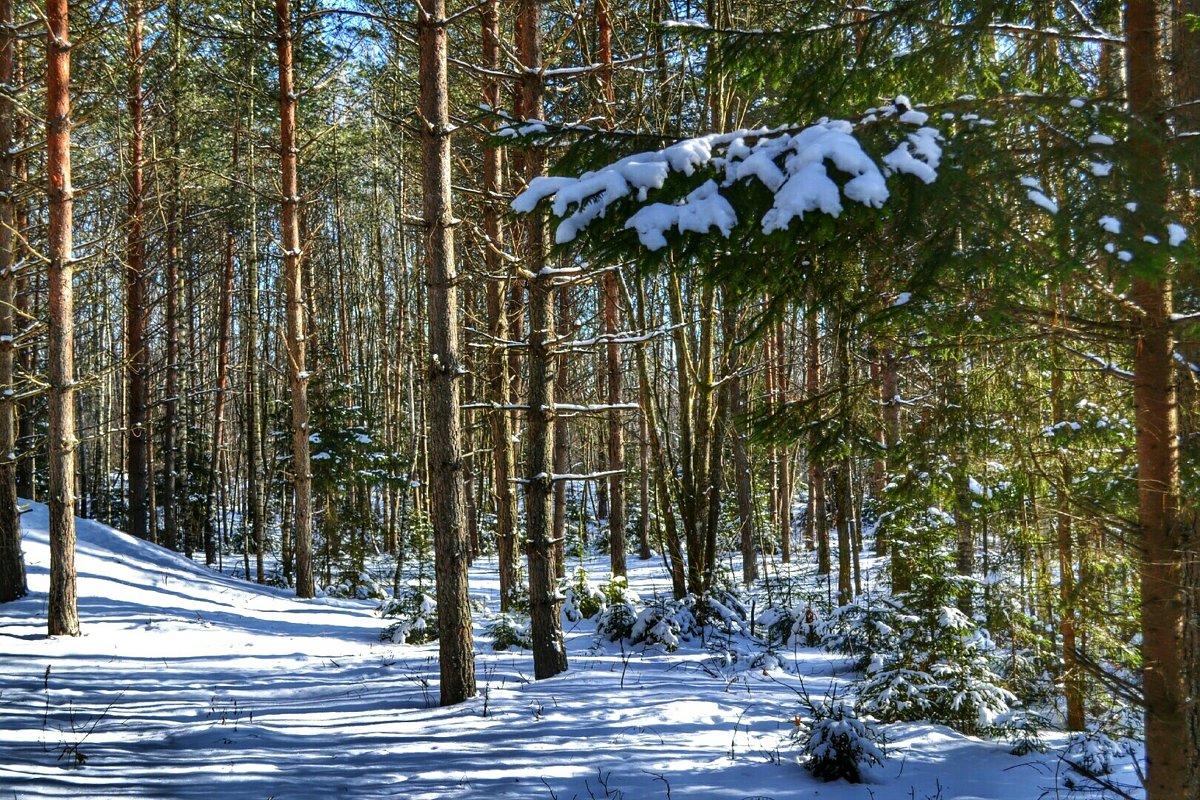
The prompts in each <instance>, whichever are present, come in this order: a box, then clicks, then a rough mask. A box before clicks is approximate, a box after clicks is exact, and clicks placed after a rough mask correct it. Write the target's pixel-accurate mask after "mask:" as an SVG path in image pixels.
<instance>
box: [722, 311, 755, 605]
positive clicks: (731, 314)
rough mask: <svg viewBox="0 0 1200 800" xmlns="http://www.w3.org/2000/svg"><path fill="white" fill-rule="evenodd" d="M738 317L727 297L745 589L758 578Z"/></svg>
mask: <svg viewBox="0 0 1200 800" xmlns="http://www.w3.org/2000/svg"><path fill="white" fill-rule="evenodd" d="M737 317H738V315H737V312H736V311H735V310H734V309H733V308H732V307H731V306H730V304H729V301H728V298H725V302H724V303H723V304H722V307H721V320H722V324H723V331H722V333H723V335H724V339H725V346H726V347H728V348H729V352H730V358H729V376H728V378H727V379H726V380H727V381H728V386H729V412H730V416H731V417H732V419H731V420H730V422H729V432H730V436H729V439H730V443H731V445H732V449H733V471H734V485H735V486H736V487H737V505H738V534H739V537H738V538H739V546H740V549H741V552H742V583H744V584H746V585H747V586H749V585H750V584H752V583H754V581H756V580H757V579H758V561H757V559H756V558H755V552H754V550H755V548H754V476H753V474H752V471H751V467H750V447H749V442H748V439H749V436H748V435H747V433H746V431H745V430H744V429H743V428H744V426H745V418H746V414H747V412H748V410H749V409H748V408H747V405H748V404H747V402H746V395H745V392H744V391H743V390H742V378H741V374H740V373H741V370H742V367H743V366H744V364H743V361H744V349H743V347H742V345H741V344H740V343H739V342H738V341H737V338H738V330H737V328H738V319H737Z"/></svg>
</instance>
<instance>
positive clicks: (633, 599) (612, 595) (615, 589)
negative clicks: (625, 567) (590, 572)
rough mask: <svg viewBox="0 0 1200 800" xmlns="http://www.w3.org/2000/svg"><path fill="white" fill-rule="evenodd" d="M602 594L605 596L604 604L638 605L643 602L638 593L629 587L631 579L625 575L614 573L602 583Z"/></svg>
mask: <svg viewBox="0 0 1200 800" xmlns="http://www.w3.org/2000/svg"><path fill="white" fill-rule="evenodd" d="M600 594H601V595H603V596H604V604H605V605H609V606H611V605H613V604H614V603H629V604H630V605H636V604H638V603H640V602H642V598H641V597H640V596H639V595H638V593H637V592H635V591H634V590H633V589H630V588H629V580H628V579H627V578H626V577H625V576H624V575H613V576H612V577H611V578H609V579H608V580H607V581H605V582H604V583H602V584H600Z"/></svg>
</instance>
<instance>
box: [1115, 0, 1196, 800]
mask: <svg viewBox="0 0 1200 800" xmlns="http://www.w3.org/2000/svg"><path fill="white" fill-rule="evenodd" d="M1160 22H1161V20H1160V16H1159V4H1158V3H1157V2H1155V0H1130V2H1128V3H1126V4H1125V33H1126V42H1127V45H1126V54H1127V60H1128V87H1127V93H1128V97H1129V110H1130V112H1132V113H1133V114H1134V115H1135V116H1137V117H1138V118H1139V122H1140V123H1141V125H1140V126H1139V127H1136V128H1135V129H1134V132H1133V133H1132V145H1133V147H1134V148H1135V149H1136V151H1137V152H1138V154H1139V156H1140V160H1139V163H1140V164H1142V165H1143V167H1142V169H1141V170H1139V174H1138V176H1137V177H1138V182H1137V184H1135V187H1134V188H1135V189H1136V190H1140V191H1138V192H1137V194H1135V196H1143V197H1146V198H1147V199H1157V200H1160V201H1162V200H1165V199H1166V198H1165V186H1166V170H1165V163H1164V156H1165V153H1164V151H1163V144H1162V143H1163V142H1164V140H1165V135H1166V130H1165V125H1164V122H1163V113H1164V112H1163V108H1164V102H1165V96H1164V91H1163V86H1162V65H1161V56H1160V31H1161V28H1160ZM1129 297H1130V299H1131V300H1132V301H1133V302H1134V303H1135V304H1137V306H1138V307H1139V308H1140V309H1141V311H1142V314H1141V316H1140V318H1139V319H1138V320H1137V321H1136V322H1135V329H1134V331H1135V333H1134V335H1135V342H1134V357H1133V373H1134V377H1133V395H1134V414H1135V420H1136V425H1137V455H1138V522H1139V526H1140V528H1141V534H1142V567H1141V587H1142V607H1141V611H1142V632H1143V645H1142V657H1143V668H1142V682H1143V693H1144V698H1145V715H1146V781H1145V787H1146V798H1147V800H1168V799H1170V800H1174V798H1182V797H1187V796H1192V795H1189V794H1188V793H1189V792H1190V790H1191V787H1190V786H1189V783H1190V774H1191V773H1190V770H1191V764H1193V763H1194V762H1195V761H1196V760H1197V759H1198V758H1200V753H1198V752H1197V750H1198V749H1200V748H1198V747H1197V743H1196V742H1195V741H1194V740H1193V737H1192V736H1191V735H1190V734H1189V732H1188V731H1189V728H1188V726H1187V722H1188V706H1189V703H1188V699H1187V688H1186V682H1185V675H1184V663H1183V657H1182V656H1183V652H1184V650H1183V645H1184V623H1185V619H1184V618H1185V613H1184V612H1185V602H1184V600H1185V598H1184V593H1183V591H1182V586H1183V569H1182V566H1183V560H1184V556H1185V553H1186V552H1187V546H1188V543H1187V542H1186V541H1185V539H1184V537H1183V536H1182V531H1181V529H1180V526H1179V524H1178V511H1179V501H1180V483H1179V451H1178V449H1177V448H1178V440H1177V437H1176V426H1177V420H1176V396H1175V382H1174V376H1173V374H1172V363H1173V356H1174V338H1173V335H1172V332H1171V326H1170V318H1171V305H1172V303H1171V300H1172V298H1171V278H1170V272H1169V271H1168V272H1167V273H1165V274H1160V275H1155V276H1147V275H1144V274H1140V273H1137V274H1135V275H1134V277H1133V280H1132V283H1131V286H1130V292H1129Z"/></svg>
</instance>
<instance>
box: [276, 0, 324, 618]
mask: <svg viewBox="0 0 1200 800" xmlns="http://www.w3.org/2000/svg"><path fill="white" fill-rule="evenodd" d="M290 6H291V4H290V0H275V48H276V52H277V54H278V57H279V172H280V190H281V192H282V205H283V210H282V216H281V220H280V233H281V238H282V240H283V241H282V249H283V281H284V289H285V294H286V297H287V356H288V387H289V388H290V390H291V394H292V493H293V495H294V498H293V504H294V506H295V508H294V510H293V513H292V522H293V525H294V526H295V536H294V542H295V562H296V595H297V596H298V597H313V596H314V595H315V594H316V587H315V585H314V583H313V569H312V474H311V470H310V468H309V452H308V368H307V366H306V364H305V350H306V344H307V338H308V337H307V333H306V324H305V319H304V317H305V312H304V272H303V265H302V262H301V256H302V255H303V253H302V252H301V244H300V188H299V176H298V174H297V172H298V169H297V164H296V160H297V149H296V90H295V87H294V85H293V82H292V37H293V34H292V18H291V7H290Z"/></svg>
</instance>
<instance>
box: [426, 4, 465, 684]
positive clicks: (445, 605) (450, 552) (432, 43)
mask: <svg viewBox="0 0 1200 800" xmlns="http://www.w3.org/2000/svg"><path fill="white" fill-rule="evenodd" d="M417 30H418V37H419V46H420V53H421V56H420V58H421V61H420V76H419V81H420V86H421V117H422V119H421V122H420V130H421V172H422V178H423V180H422V183H423V186H422V194H423V201H422V210H423V212H424V227H425V232H426V237H425V267H426V273H425V274H426V281H427V284H428V287H429V306H428V308H429V353H430V355H429V358H430V364H429V405H428V417H427V420H428V425H427V430H428V431H429V477H430V481H431V483H430V501H431V502H430V510H431V514H430V522H431V523H432V526H433V538H434V565H435V566H434V569H435V572H436V573H437V606H438V665H439V667H440V670H441V704H442V705H443V706H448V705H454V704H455V703H461V702H462V701H464V700H466V699H467V698H470V697H474V696H475V656H474V652H473V650H472V640H471V606H470V597H469V591H468V584H467V568H468V567H469V566H470V564H471V542H470V539H469V537H468V534H467V529H466V520H465V516H464V507H465V497H464V492H465V488H464V482H463V455H462V450H461V446H460V436H461V433H460V430H461V423H460V419H459V414H460V412H459V384H458V381H459V379H460V378H461V377H462V374H463V370H462V366H461V365H460V364H459V354H458V298H457V294H456V291H457V290H456V284H457V281H458V276H457V273H456V270H455V263H454V227H453V226H454V223H455V220H454V215H453V211H452V208H451V197H450V189H451V187H450V130H451V127H450V98H449V91H448V87H447V67H446V55H447V53H446V47H447V32H446V2H445V0H428V2H427V3H426V5H425V7H424V9H423V11H421V12H418V15H417Z"/></svg>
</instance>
